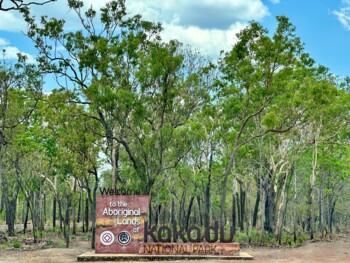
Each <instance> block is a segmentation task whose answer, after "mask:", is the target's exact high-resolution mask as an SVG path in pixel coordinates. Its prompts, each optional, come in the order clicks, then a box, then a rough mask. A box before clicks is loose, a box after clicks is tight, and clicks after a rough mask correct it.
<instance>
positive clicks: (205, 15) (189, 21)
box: [0, 0, 279, 56]
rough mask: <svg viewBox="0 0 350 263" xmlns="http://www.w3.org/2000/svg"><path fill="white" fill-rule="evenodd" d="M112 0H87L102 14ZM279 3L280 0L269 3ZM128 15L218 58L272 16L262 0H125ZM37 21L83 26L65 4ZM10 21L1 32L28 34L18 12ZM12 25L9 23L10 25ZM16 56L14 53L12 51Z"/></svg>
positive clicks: (37, 11) (40, 11)
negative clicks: (239, 34) (245, 30)
mask: <svg viewBox="0 0 350 263" xmlns="http://www.w3.org/2000/svg"><path fill="white" fill-rule="evenodd" d="M108 1H109V0H84V2H85V7H87V8H88V7H90V6H91V5H92V6H93V8H94V9H95V10H99V9H100V8H101V7H103V6H104V5H105V4H106V3H107V2H108ZM270 1H273V2H277V1H279V0H270ZM126 7H127V9H126V10H127V12H128V13H130V14H131V15H135V14H141V15H142V16H143V18H144V19H146V20H150V21H153V22H161V23H162V24H163V28H164V32H163V33H162V36H163V38H164V40H170V39H178V40H180V41H181V42H183V43H185V44H190V45H191V46H193V47H195V48H198V49H200V50H202V51H203V52H204V53H206V54H208V55H211V56H217V55H218V54H219V52H220V50H222V49H225V50H227V49H228V48H230V47H231V45H233V44H234V41H235V34H236V33H237V32H239V31H240V30H241V29H242V28H243V27H244V26H245V25H246V24H247V22H248V21H250V20H260V19H262V18H263V17H265V16H267V15H268V14H269V12H268V8H267V6H266V5H264V3H263V1H262V0H192V1H189V0H177V1H174V0H147V1H144V0H126ZM32 12H33V14H34V15H36V16H37V17H40V16H41V15H47V16H48V17H57V18H64V19H65V20H66V26H67V27H66V28H68V29H69V30H78V29H81V24H80V22H79V20H78V18H77V17H76V15H75V13H74V12H73V11H69V8H68V6H67V4H66V3H65V1H64V0H59V1H56V2H54V3H50V4H48V5H45V6H36V7H33V9H32ZM3 13H4V14H5V15H7V16H8V18H6V19H5V21H6V22H4V20H3V19H1V20H0V30H1V29H3V30H17V31H19V30H25V25H24V22H23V18H22V17H21V15H20V14H18V13H17V12H13V13H10V12H3ZM9 21H10V23H9ZM13 52H14V50H13Z"/></svg>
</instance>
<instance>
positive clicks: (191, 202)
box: [185, 196, 194, 231]
mask: <svg viewBox="0 0 350 263" xmlns="http://www.w3.org/2000/svg"><path fill="white" fill-rule="evenodd" d="M193 200H194V196H191V199H190V203H189V204H188V209H187V213H186V219H185V230H186V231H187V230H188V226H189V222H190V216H191V211H192V205H193Z"/></svg>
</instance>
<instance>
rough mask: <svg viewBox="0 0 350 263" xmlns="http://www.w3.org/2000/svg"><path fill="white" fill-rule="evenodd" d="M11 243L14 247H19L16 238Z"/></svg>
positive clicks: (19, 244)
mask: <svg viewBox="0 0 350 263" xmlns="http://www.w3.org/2000/svg"><path fill="white" fill-rule="evenodd" d="M12 245H13V247H14V248H21V243H20V242H19V241H18V240H14V241H13V243H12Z"/></svg>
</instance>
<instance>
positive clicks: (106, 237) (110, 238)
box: [100, 231, 114, 246]
mask: <svg viewBox="0 0 350 263" xmlns="http://www.w3.org/2000/svg"><path fill="white" fill-rule="evenodd" d="M100 241H101V243H102V244H103V245H105V246H110V245H112V244H113V242H114V234H113V233H112V232H111V231H104V232H102V233H101V235H100Z"/></svg>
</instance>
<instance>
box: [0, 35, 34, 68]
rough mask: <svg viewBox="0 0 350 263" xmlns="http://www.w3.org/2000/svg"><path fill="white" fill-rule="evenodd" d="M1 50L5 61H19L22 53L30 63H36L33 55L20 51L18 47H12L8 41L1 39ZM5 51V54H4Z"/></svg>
mask: <svg viewBox="0 0 350 263" xmlns="http://www.w3.org/2000/svg"><path fill="white" fill-rule="evenodd" d="M0 50H1V55H2V54H4V57H5V59H17V54H18V53H21V54H22V55H25V56H27V61H28V62H29V63H35V58H34V57H33V56H32V55H31V54H29V53H26V52H22V51H20V50H19V48H18V47H15V46H11V45H10V43H9V42H8V41H7V40H6V39H3V38H0ZM3 51H5V52H4V53H3Z"/></svg>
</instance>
